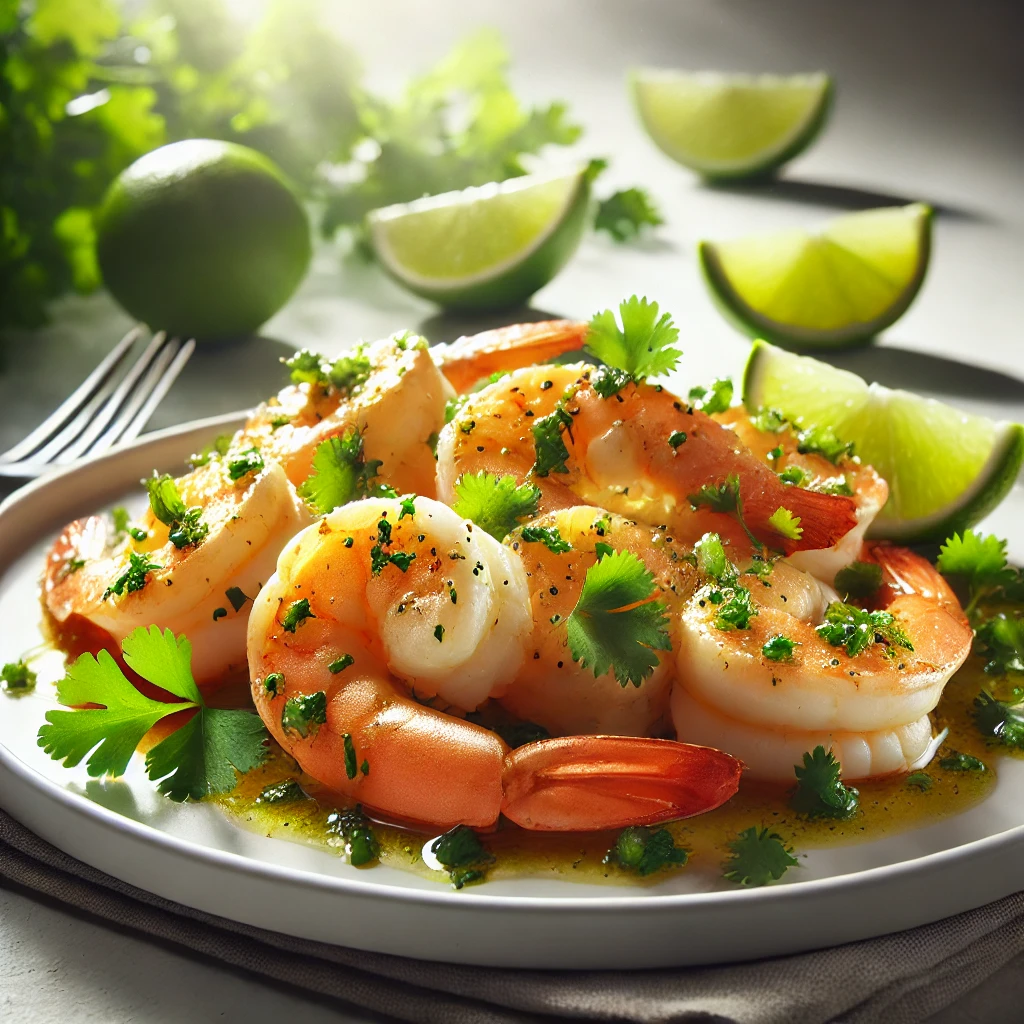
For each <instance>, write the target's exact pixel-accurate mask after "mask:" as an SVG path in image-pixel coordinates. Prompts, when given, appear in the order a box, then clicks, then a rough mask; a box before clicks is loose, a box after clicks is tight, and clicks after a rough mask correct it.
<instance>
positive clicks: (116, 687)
mask: <svg viewBox="0 0 1024 1024" xmlns="http://www.w3.org/2000/svg"><path fill="white" fill-rule="evenodd" d="M121 651H122V652H123V654H124V660H125V663H126V664H127V665H128V667H129V668H131V669H132V670H133V671H135V672H137V673H138V674H139V675H140V676H141V677H142V678H143V679H145V680H146V681H147V682H150V683H152V684H153V685H154V686H157V687H159V688H160V689H161V690H165V691H166V692H167V693H169V694H171V695H172V696H174V697H177V698H179V700H178V701H176V702H174V703H165V702H163V701H158V700H153V699H152V698H150V697H147V696H145V695H144V694H142V693H140V692H139V691H138V690H137V689H136V688H135V687H134V686H133V685H132V684H131V683H130V682H129V681H128V679H127V678H126V677H125V675H124V673H123V672H122V671H121V669H120V668H119V667H118V664H117V662H116V661H114V659H113V657H111V655H110V653H109V652H107V651H100V653H99V654H98V655H95V656H94V655H92V654H83V655H81V656H80V657H79V658H77V659H76V660H75V661H74V662H73V663H72V664H71V666H70V667H69V668H68V671H67V675H66V677H65V678H64V679H63V680H61V682H59V683H58V684H57V697H58V699H59V700H60V702H61V703H62V704H65V705H69V706H75V707H79V708H80V710H76V711H48V712H47V713H46V724H45V725H43V726H42V727H41V728H40V730H39V735H38V742H39V746H40V747H42V748H43V750H45V751H46V753H47V754H49V755H50V757H52V758H53V759H54V760H55V761H62V762H63V763H64V766H65V767H67V768H73V767H74V766H75V765H77V764H79V763H81V761H82V760H83V759H87V760H86V769H87V771H88V773H89V774H90V775H92V776H101V775H109V776H114V777H117V776H119V775H123V774H124V772H125V769H126V768H127V767H128V762H129V761H130V760H131V757H132V754H133V753H134V752H135V749H136V747H137V746H138V745H139V743H140V742H141V740H142V738H143V736H145V735H146V733H147V732H148V731H149V730H150V729H151V728H152V727H153V726H154V725H155V724H156V723H157V722H159V721H160V720H161V719H164V718H166V717H167V716H168V715H173V714H177V713H178V712H180V711H194V712H195V713H194V714H193V715H192V717H191V718H190V719H189V720H188V722H186V723H185V724H184V725H182V726H181V727H180V728H178V729H176V730H175V731H174V732H173V733H171V735H170V736H168V737H167V738H166V739H164V740H161V742H160V743H158V744H157V745H156V746H154V747H153V748H152V749H151V750H150V751H149V753H148V754H147V755H146V772H147V774H148V775H149V777H150V779H152V780H153V781H154V782H156V783H157V788H158V790H159V791H160V792H161V793H162V794H163V795H164V796H167V797H169V798H170V799H171V800H176V801H183V800H201V799H202V798H203V797H205V796H209V795H210V794H213V793H226V792H229V791H230V790H232V789H234V787H235V785H236V784H237V781H238V778H237V773H239V772H241V773H244V772H247V771H250V770H251V769H253V768H255V767H257V765H259V764H261V763H262V762H263V760H264V759H265V757H266V756H267V749H266V746H265V741H266V739H267V732H266V729H264V727H263V723H262V722H261V721H260V718H259V716H258V715H256V714H253V713H252V712H249V711H225V710H221V709H218V708H209V707H207V706H206V703H205V701H204V700H203V696H202V694H201V693H200V691H199V687H198V686H196V683H195V680H194V679H193V678H192V664H191V663H192V644H191V643H189V641H188V639H187V638H186V637H184V636H178V637H176V636H175V635H174V634H173V633H172V632H171V631H170V630H169V629H167V630H164V631H163V632H161V631H160V629H159V627H157V626H149V627H148V628H147V627H145V626H140V627H139V628H138V629H135V630H133V631H132V632H131V633H129V634H128V636H126V637H125V638H124V640H122V641H121ZM88 704H95V705H100V706H99V707H97V708H81V707H80V706H81V705H88Z"/></svg>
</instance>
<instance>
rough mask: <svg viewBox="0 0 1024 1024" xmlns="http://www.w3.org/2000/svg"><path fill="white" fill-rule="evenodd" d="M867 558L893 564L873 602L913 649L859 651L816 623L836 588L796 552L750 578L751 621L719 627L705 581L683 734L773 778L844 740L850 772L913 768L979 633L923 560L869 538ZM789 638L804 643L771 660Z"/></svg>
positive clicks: (680, 688) (689, 655) (690, 635)
mask: <svg viewBox="0 0 1024 1024" xmlns="http://www.w3.org/2000/svg"><path fill="white" fill-rule="evenodd" d="M861 559H862V560H865V561H872V562H876V563H877V564H878V565H879V566H880V567H881V569H882V579H883V584H882V587H881V589H880V590H879V591H878V593H877V594H876V595H875V597H874V599H873V601H872V603H871V604H870V605H869V606H868V607H870V608H872V609H877V610H885V611H887V612H889V613H890V614H891V615H893V616H894V617H895V622H896V625H898V627H899V628H900V629H902V631H903V633H904V634H905V637H906V638H907V639H908V640H909V643H910V645H911V646H912V649H911V647H905V646H903V645H902V644H901V643H898V642H897V643H893V644H891V645H889V644H884V643H876V642H871V643H869V644H868V646H867V647H865V648H864V649H863V650H862V651H860V653H857V654H856V655H855V656H852V657H851V656H850V655H849V654H847V652H846V650H845V649H844V648H843V647H842V646H832V645H831V644H829V643H828V642H827V641H826V640H825V639H823V638H822V637H821V636H820V635H819V634H818V632H817V631H816V629H815V626H816V625H817V624H818V623H820V622H822V621H823V619H824V616H825V610H826V607H827V606H828V604H829V603H831V602H832V601H834V600H835V599H836V594H835V592H834V591H832V590H831V588H829V587H828V586H827V585H825V584H822V583H821V582H819V581H818V580H816V579H815V578H814V577H813V576H811V575H810V574H808V573H805V572H802V571H801V570H799V569H797V568H796V567H794V566H792V565H787V564H786V562H785V561H782V562H778V563H776V565H775V568H774V571H773V572H772V574H771V576H770V577H769V578H768V579H767V580H763V581H762V580H760V579H757V578H755V577H751V576H742V577H740V582H741V584H743V585H745V586H747V587H748V588H749V590H750V594H751V601H752V603H753V605H754V607H755V608H756V611H757V614H756V616H755V617H753V618H751V619H750V621H749V628H746V629H729V630H724V629H721V628H719V627H718V626H717V625H716V618H717V615H718V608H719V606H718V605H715V604H713V603H712V602H711V601H710V600H709V594H710V590H711V589H712V588H703V589H702V590H699V591H698V592H697V593H696V595H695V596H694V597H693V598H692V599H691V600H690V602H689V604H688V605H687V607H686V609H685V611H684V612H683V615H682V618H681V622H680V645H679V649H678V658H679V661H678V681H677V685H676V687H675V689H674V691H673V695H672V719H673V723H674V725H675V729H676V734H677V736H678V737H679V738H680V739H685V740H689V741H691V742H695V743H707V744H710V745H713V746H716V747H719V748H721V749H723V750H727V751H729V752H730V753H731V754H734V755H735V756H737V757H740V758H742V759H743V761H744V762H745V764H746V765H747V767H748V770H749V771H750V773H751V775H753V776H755V777H761V778H769V779H780V780H781V779H792V774H793V765H794V764H798V763H799V761H800V755H801V754H802V753H803V752H805V751H809V750H812V749H813V748H814V747H816V746H818V745H819V744H820V745H823V746H825V747H826V748H827V747H831V748H832V749H833V751H834V752H835V754H836V756H837V758H838V759H839V761H840V762H841V763H842V766H843V774H844V776H845V777H847V778H852V779H856V778H865V777H868V776H874V775H885V774H888V773H890V772H896V771H906V770H908V769H910V768H911V767H912V766H913V764H914V762H915V761H916V760H917V759H918V758H919V757H920V756H921V755H922V754H923V753H924V752H925V750H926V749H927V747H928V745H929V743H930V741H931V724H930V721H929V718H928V714H929V712H930V711H932V710H933V709H934V707H935V705H936V704H937V703H938V700H939V697H940V696H941V694H942V689H943V687H944V686H945V684H946V682H947V681H948V680H949V678H950V677H951V676H952V675H953V673H954V672H955V671H956V670H957V669H958V668H959V667H960V665H961V664H962V663H963V661H964V659H965V658H966V657H967V655H968V653H969V651H970V648H971V639H972V632H971V628H970V626H969V625H968V623H967V619H966V617H965V616H964V613H963V611H962V610H961V608H960V605H959V604H958V602H957V599H956V597H955V595H954V594H953V593H952V591H951V590H950V589H949V587H948V585H947V584H946V583H945V581H944V580H943V579H942V577H941V576H940V575H939V574H938V572H937V571H936V570H935V569H934V568H933V567H932V566H931V564H930V563H928V562H927V561H925V560H924V559H923V558H920V557H919V556H917V555H915V554H913V553H912V552H910V551H908V550H906V549H905V548H897V547H891V546H889V545H884V544H868V545H866V546H865V548H864V550H863V551H862V552H861ZM778 636H784V637H786V638H788V639H789V640H790V641H792V642H793V643H794V644H795V645H796V646H795V647H794V648H793V653H792V656H791V657H789V658H783V659H782V660H778V661H775V660H770V659H769V658H768V657H766V656H765V654H764V652H763V648H764V646H765V644H767V643H768V642H769V641H770V640H771V639H772V638H774V637H778ZM871 639H872V641H873V640H874V639H875V637H874V633H873V632H872V633H871Z"/></svg>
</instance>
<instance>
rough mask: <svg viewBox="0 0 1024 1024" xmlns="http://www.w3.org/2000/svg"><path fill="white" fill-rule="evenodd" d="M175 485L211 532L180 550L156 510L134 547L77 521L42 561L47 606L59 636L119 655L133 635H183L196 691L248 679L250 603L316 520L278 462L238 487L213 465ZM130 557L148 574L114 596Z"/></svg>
mask: <svg viewBox="0 0 1024 1024" xmlns="http://www.w3.org/2000/svg"><path fill="white" fill-rule="evenodd" d="M177 486H178V490H179V492H180V494H181V497H182V500H183V501H184V503H185V505H186V506H190V507H198V508H201V509H202V523H203V524H204V525H205V526H206V527H207V529H208V532H207V534H206V536H205V537H203V539H202V540H201V541H200V542H199V543H197V544H189V545H187V546H185V547H183V548H178V547H177V546H176V545H175V544H174V543H173V542H172V541H171V539H170V528H169V527H168V526H167V525H166V524H164V523H162V522H160V520H158V519H157V518H156V517H155V515H154V514H153V511H152V509H147V510H146V513H145V515H144V516H143V518H142V519H141V521H140V522H139V523H138V524H136V525H135V527H134V530H135V531H136V535H137V536H138V538H139V539H135V538H133V537H132V536H131V535H130V534H121V535H116V534H115V533H114V531H113V529H112V527H111V525H110V519H109V517H107V516H90V517H89V518H88V519H84V520H77V521H75V522H73V523H71V524H69V525H68V526H66V527H65V528H64V531H63V532H62V534H61V536H60V537H59V538H58V540H57V542H56V543H55V544H54V546H53V548H52V549H51V551H50V554H49V557H48V558H47V562H46V568H45V572H44V578H43V600H44V605H45V609H46V611H47V613H48V614H49V617H50V620H51V621H52V623H53V624H54V626H55V627H56V630H57V632H58V634H59V635H65V634H67V633H75V632H78V633H80V632H82V627H83V625H84V624H85V623H88V624H89V625H90V626H91V627H92V630H91V632H92V633H93V634H94V635H95V634H96V633H97V632H98V635H99V637H100V638H102V640H101V642H98V643H96V644H94V646H96V647H98V646H106V647H108V648H109V649H113V650H115V651H116V650H119V643H120V641H121V640H122V639H124V637H126V636H127V635H128V634H129V633H130V632H131V631H132V630H133V629H135V628H136V627H137V626H145V625H149V624H150V623H154V622H156V623H159V624H160V625H161V626H164V627H166V628H170V629H173V630H174V631H175V632H176V633H184V634H185V635H186V636H188V638H189V640H191V642H192V671H193V674H194V676H195V679H196V682H197V683H199V684H201V685H207V684H211V683H214V682H218V681H223V680H225V679H228V678H231V677H232V676H234V675H237V674H239V673H241V672H244V671H245V668H246V660H245V630H246V621H247V617H248V605H249V601H250V600H251V599H252V598H254V597H255V596H256V594H257V592H258V591H259V589H260V587H261V586H262V585H263V583H264V581H265V580H267V579H269V578H270V575H271V574H272V573H273V571H274V565H275V563H276V560H277V556H278V553H279V552H280V551H281V549H282V548H283V547H284V545H285V544H286V543H287V542H288V539H289V538H290V537H292V536H293V535H294V534H295V533H296V531H298V530H300V529H301V528H302V527H304V526H306V525H308V524H309V523H310V522H311V521H312V518H313V517H312V514H311V513H310V512H309V511H308V509H307V508H306V505H305V503H304V502H302V501H301V500H300V499H299V498H298V496H297V495H296V493H295V488H294V487H292V485H291V484H290V483H289V482H288V479H287V477H286V476H285V474H284V471H283V470H282V468H281V467H280V466H279V465H278V464H276V463H270V464H269V465H267V466H266V467H265V468H263V469H262V470H259V471H258V472H250V473H247V474H245V475H244V476H243V477H242V478H241V479H239V480H237V481H235V480H232V479H231V477H230V475H229V471H228V469H227V467H226V466H225V465H224V463H222V462H221V461H219V460H214V461H212V462H210V463H208V464H207V465H205V466H202V467H200V468H199V469H196V470H195V471H193V472H192V473H190V474H188V475H187V476H184V477H181V478H179V480H178V481H177ZM133 557H134V558H135V559H136V564H137V565H138V564H139V563H138V559H140V558H142V559H143V560H144V561H143V562H142V563H141V564H142V565H144V566H146V567H148V568H146V569H145V571H142V570H137V571H136V573H135V578H134V580H131V581H126V583H125V584H123V585H122V586H121V587H117V586H116V584H117V581H118V579H119V578H121V577H123V574H124V573H125V572H126V571H128V570H129V569H130V568H131V565H132V558H133ZM115 589H116V590H119V591H120V592H115ZM229 591H230V593H229Z"/></svg>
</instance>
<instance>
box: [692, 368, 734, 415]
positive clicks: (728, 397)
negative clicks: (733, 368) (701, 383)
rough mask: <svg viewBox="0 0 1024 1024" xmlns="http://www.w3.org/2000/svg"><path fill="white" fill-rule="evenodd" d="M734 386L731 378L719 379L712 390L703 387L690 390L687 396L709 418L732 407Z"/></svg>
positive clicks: (712, 386) (713, 384)
mask: <svg viewBox="0 0 1024 1024" xmlns="http://www.w3.org/2000/svg"><path fill="white" fill-rule="evenodd" d="M733 390H734V389H733V384H732V380H731V379H730V378H729V377H719V378H718V379H717V380H715V381H714V382H713V383H712V385H711V388H710V390H709V389H708V388H703V387H695V388H690V393H689V395H688V396H687V397H688V398H689V400H690V404H691V405H692V406H693V407H694V408H695V409H699V410H700V411H701V412H703V413H706V414H707V415H708V416H710V415H712V414H713V413H716V412H725V410H726V409H728V408H729V406H730V405H732V396H733Z"/></svg>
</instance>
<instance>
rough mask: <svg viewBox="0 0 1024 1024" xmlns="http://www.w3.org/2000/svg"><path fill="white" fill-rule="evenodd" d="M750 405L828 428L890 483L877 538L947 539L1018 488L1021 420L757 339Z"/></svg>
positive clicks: (746, 397) (747, 394)
mask: <svg viewBox="0 0 1024 1024" xmlns="http://www.w3.org/2000/svg"><path fill="white" fill-rule="evenodd" d="M743 402H744V404H745V405H746V406H747V408H749V409H760V408H771V409H777V410H779V412H781V413H783V415H785V416H786V417H787V418H788V419H790V420H791V421H792V422H793V423H795V424H797V425H798V426H799V427H801V428H807V427H831V428H832V429H833V430H834V431H835V433H836V435H837V436H838V437H839V438H840V439H841V440H843V441H853V442H854V445H855V451H856V454H857V455H859V456H860V458H861V459H862V460H863V461H864V462H866V463H869V464H870V465H872V466H874V467H875V469H877V470H878V472H879V473H881V474H882V476H883V477H884V478H885V479H886V481H888V484H889V500H888V502H887V503H886V505H885V508H883V509H882V511H881V513H880V514H879V516H878V518H877V519H876V520H875V522H874V524H873V525H872V527H871V531H870V534H871V536H873V537H886V538H889V539H891V540H896V541H899V542H900V543H903V544H911V543H924V542H928V541H943V540H945V539H946V538H947V537H949V536H950V535H951V534H952V533H953V532H954V531H958V530H965V529H966V528H967V527H969V526H973V525H974V524H975V523H977V522H978V521H979V520H980V519H982V518H984V517H985V516H986V515H988V513H989V512H991V511H992V509H994V508H995V507H996V505H998V504H999V503H1000V502H1001V501H1002V500H1003V498H1005V497H1006V494H1007V492H1008V491H1009V490H1010V488H1011V487H1012V486H1013V483H1014V481H1015V480H1016V479H1017V474H1018V472H1019V471H1020V467H1021V460H1022V459H1024V427H1022V426H1020V424H1017V423H1007V422H1001V423H994V422H993V421H992V420H989V419H986V418H985V417H984V416H971V415H968V414H967V413H965V412H961V411H960V410H959V409H954V408H952V407H951V406H948V405H944V404H943V403H942V402H937V401H935V400H934V399H931V398H922V397H921V396H920V395H913V394H910V393H909V392H907V391H894V390H891V389H890V388H884V387H882V386H881V385H880V384H870V385H869V384H867V383H866V382H865V381H864V380H862V379H861V378H860V377H858V376H857V375H856V374H854V373H849V372H848V371H846V370H838V369H836V368H835V367H834V366H829V365H828V364H826V363H822V362H819V361H818V360H817V359H810V358H809V357H807V356H798V355H794V354H793V353H791V352H784V351H783V350H782V349H778V348H775V347H774V346H773V345H769V344H768V343H767V342H764V341H755V342H754V346H753V348H752V349H751V351H750V358H749V359H748V360H747V368H746V371H745V372H744V375H743Z"/></svg>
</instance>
